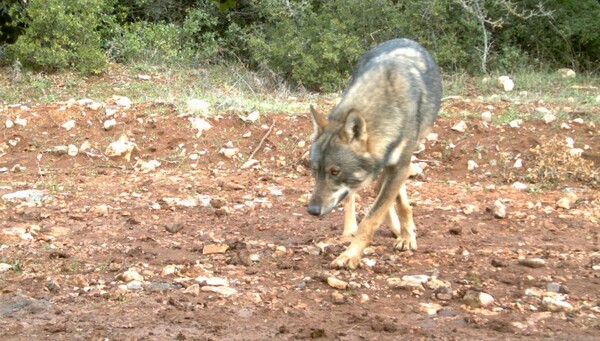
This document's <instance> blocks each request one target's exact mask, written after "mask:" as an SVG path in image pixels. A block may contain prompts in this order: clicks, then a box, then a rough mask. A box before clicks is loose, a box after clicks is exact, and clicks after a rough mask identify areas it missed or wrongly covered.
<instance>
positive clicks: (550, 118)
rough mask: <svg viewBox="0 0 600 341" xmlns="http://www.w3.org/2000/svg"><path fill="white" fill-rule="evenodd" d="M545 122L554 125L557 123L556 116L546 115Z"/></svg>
mask: <svg viewBox="0 0 600 341" xmlns="http://www.w3.org/2000/svg"><path fill="white" fill-rule="evenodd" d="M543 120H544V122H545V123H546V124H548V123H552V122H554V121H556V116H554V115H553V114H546V115H544V117H543Z"/></svg>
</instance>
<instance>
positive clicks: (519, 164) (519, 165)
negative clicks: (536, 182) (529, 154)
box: [513, 159, 523, 168]
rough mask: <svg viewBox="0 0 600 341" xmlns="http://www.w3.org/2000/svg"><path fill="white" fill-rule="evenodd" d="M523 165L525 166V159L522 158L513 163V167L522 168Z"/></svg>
mask: <svg viewBox="0 0 600 341" xmlns="http://www.w3.org/2000/svg"><path fill="white" fill-rule="evenodd" d="M521 167H523V160H521V159H517V160H515V163H514V164H513V168H521Z"/></svg>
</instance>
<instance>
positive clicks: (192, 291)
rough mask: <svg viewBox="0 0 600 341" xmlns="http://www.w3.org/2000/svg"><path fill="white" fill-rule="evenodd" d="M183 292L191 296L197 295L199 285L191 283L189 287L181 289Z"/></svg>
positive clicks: (198, 293)
mask: <svg viewBox="0 0 600 341" xmlns="http://www.w3.org/2000/svg"><path fill="white" fill-rule="evenodd" d="M183 292H184V293H186V294H190V295H193V296H198V295H200V285H199V284H192V285H190V286H189V287H187V288H185V289H184V290H183Z"/></svg>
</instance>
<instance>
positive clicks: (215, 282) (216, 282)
mask: <svg viewBox="0 0 600 341" xmlns="http://www.w3.org/2000/svg"><path fill="white" fill-rule="evenodd" d="M195 281H196V282H198V284H200V285H208V286H213V287H220V286H225V287H228V286H229V281H228V280H227V279H225V278H220V277H205V276H199V277H196V279H195Z"/></svg>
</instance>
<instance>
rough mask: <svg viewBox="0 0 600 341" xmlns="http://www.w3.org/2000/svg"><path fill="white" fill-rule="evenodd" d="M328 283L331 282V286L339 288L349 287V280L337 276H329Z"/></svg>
mask: <svg viewBox="0 0 600 341" xmlns="http://www.w3.org/2000/svg"><path fill="white" fill-rule="evenodd" d="M327 284H329V286H330V287H332V288H335V289H339V290H345V289H346V288H347V287H348V282H346V281H342V280H339V279H337V278H335V277H327Z"/></svg>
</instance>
